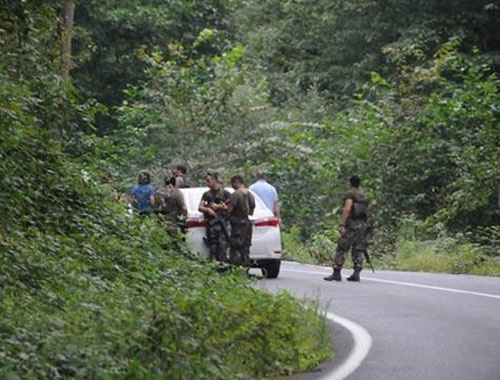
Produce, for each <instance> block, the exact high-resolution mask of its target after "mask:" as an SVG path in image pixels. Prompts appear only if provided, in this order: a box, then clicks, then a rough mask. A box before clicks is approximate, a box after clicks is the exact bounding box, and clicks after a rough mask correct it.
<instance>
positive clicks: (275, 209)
mask: <svg viewBox="0 0 500 380" xmlns="http://www.w3.org/2000/svg"><path fill="white" fill-rule="evenodd" d="M273 213H274V216H275V217H276V218H278V220H279V221H280V224H281V210H280V202H279V201H278V200H275V201H274V206H273Z"/></svg>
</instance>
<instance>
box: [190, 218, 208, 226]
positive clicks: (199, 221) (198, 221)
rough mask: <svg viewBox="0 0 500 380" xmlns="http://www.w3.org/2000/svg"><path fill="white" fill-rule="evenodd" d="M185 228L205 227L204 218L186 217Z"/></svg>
mask: <svg viewBox="0 0 500 380" xmlns="http://www.w3.org/2000/svg"><path fill="white" fill-rule="evenodd" d="M186 225H187V228H193V227H206V226H207V224H206V223H205V219H203V218H189V217H188V218H187V219H186Z"/></svg>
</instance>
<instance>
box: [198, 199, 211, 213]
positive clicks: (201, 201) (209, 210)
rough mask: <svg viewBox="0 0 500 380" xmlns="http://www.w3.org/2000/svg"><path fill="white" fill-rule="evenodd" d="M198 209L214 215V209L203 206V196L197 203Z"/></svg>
mask: <svg viewBox="0 0 500 380" xmlns="http://www.w3.org/2000/svg"><path fill="white" fill-rule="evenodd" d="M198 211H199V212H202V213H203V214H209V215H212V216H215V211H214V210H213V209H212V208H210V207H208V206H205V198H204V197H201V200H200V203H199V205H198Z"/></svg>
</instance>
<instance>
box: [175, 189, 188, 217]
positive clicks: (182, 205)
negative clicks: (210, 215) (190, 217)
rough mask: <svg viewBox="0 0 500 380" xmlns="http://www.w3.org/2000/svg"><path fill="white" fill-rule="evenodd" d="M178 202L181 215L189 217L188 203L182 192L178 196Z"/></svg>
mask: <svg viewBox="0 0 500 380" xmlns="http://www.w3.org/2000/svg"><path fill="white" fill-rule="evenodd" d="M177 202H178V204H179V206H180V209H181V214H182V215H184V216H186V215H187V207H186V202H184V197H183V196H182V194H181V193H180V192H179V193H178V194H177Z"/></svg>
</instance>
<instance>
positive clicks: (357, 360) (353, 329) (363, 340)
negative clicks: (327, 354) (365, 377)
mask: <svg viewBox="0 0 500 380" xmlns="http://www.w3.org/2000/svg"><path fill="white" fill-rule="evenodd" d="M326 317H327V318H328V319H330V320H331V321H333V322H335V323H337V324H339V325H341V326H342V327H344V328H346V329H347V330H348V331H349V332H350V333H351V335H352V337H353V340H354V345H353V347H352V349H351V352H350V353H349V356H348V357H347V359H346V360H345V361H344V362H343V363H342V364H341V365H340V366H339V367H336V368H335V369H334V370H333V371H330V372H329V373H327V374H325V375H323V376H321V377H320V378H319V379H320V380H343V379H345V378H346V377H348V376H349V375H351V374H352V373H353V372H354V371H355V370H356V369H357V368H358V367H359V366H360V364H361V362H362V361H363V360H364V359H365V357H366V355H368V352H369V351H370V348H371V346H372V337H371V336H370V334H369V333H368V332H367V331H366V330H365V329H364V328H363V327H361V326H360V325H358V324H357V323H354V322H353V321H350V320H349V319H345V318H342V317H339V316H338V315H335V314H333V313H327V314H326Z"/></svg>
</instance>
